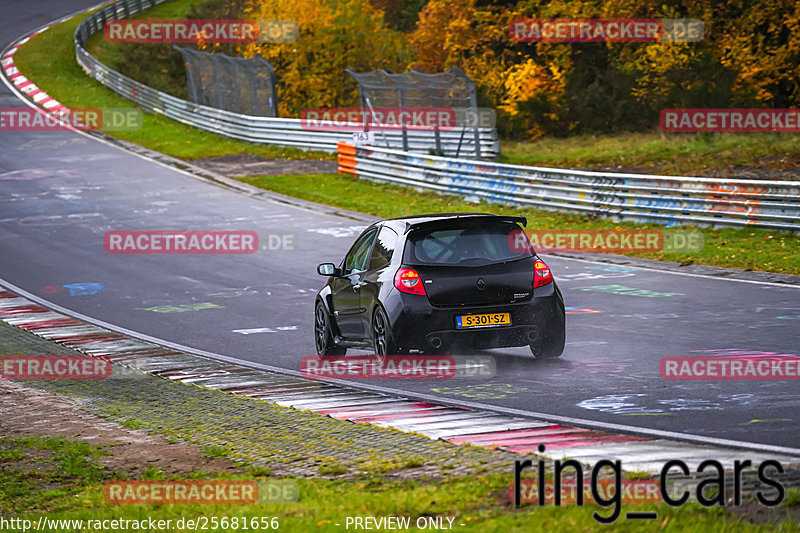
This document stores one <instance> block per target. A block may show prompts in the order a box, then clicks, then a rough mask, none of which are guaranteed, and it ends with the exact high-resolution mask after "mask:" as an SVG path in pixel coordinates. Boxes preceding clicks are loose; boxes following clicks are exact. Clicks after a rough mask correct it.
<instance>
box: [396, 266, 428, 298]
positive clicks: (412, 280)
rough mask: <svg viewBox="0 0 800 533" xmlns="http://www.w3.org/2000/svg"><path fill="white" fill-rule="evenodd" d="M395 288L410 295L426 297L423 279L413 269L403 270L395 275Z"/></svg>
mask: <svg viewBox="0 0 800 533" xmlns="http://www.w3.org/2000/svg"><path fill="white" fill-rule="evenodd" d="M394 286H395V287H397V290H398V291H400V292H406V293H408V294H421V295H422V296H425V287H424V286H423V285H422V278H421V277H420V275H419V273H418V272H417V271H416V270H414V269H413V268H401V269H400V270H398V271H397V274H395V275H394Z"/></svg>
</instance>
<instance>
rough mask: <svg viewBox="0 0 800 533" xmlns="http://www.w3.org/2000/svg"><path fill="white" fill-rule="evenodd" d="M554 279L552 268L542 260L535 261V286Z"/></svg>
mask: <svg viewBox="0 0 800 533" xmlns="http://www.w3.org/2000/svg"><path fill="white" fill-rule="evenodd" d="M551 281H553V276H551V275H550V268H548V266H547V265H546V264H545V263H544V261H542V260H541V259H537V260H536V261H534V263H533V288H534V289H535V288H536V287H541V286H542V285H547V284H548V283H550V282H551Z"/></svg>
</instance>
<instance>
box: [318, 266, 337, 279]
mask: <svg viewBox="0 0 800 533" xmlns="http://www.w3.org/2000/svg"><path fill="white" fill-rule="evenodd" d="M317 274H319V275H320V276H336V277H339V276H341V274H342V273H341V272H339V269H338V268H336V265H334V264H333V263H322V264H321V265H319V266H317Z"/></svg>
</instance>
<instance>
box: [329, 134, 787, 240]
mask: <svg viewBox="0 0 800 533" xmlns="http://www.w3.org/2000/svg"><path fill="white" fill-rule="evenodd" d="M338 160H339V172H340V173H349V174H353V175H355V176H357V177H359V178H366V179H370V180H375V181H380V182H386V183H394V184H399V185H406V186H411V187H415V188H417V189H429V190H434V191H438V192H441V193H449V194H457V195H461V196H465V197H466V198H467V199H470V200H474V201H477V200H487V201H490V202H496V203H505V204H512V205H525V206H530V207H536V208H542V209H554V210H560V211H578V212H581V213H586V214H591V215H600V216H605V217H612V218H616V219H626V220H635V221H638V222H647V223H657V224H666V225H677V224H696V225H719V226H751V227H758V228H765V229H779V230H790V231H795V232H800V181H760V180H723V179H715V178H687V177H676V176H649V175H644V174H616V173H610V172H586V171H580V170H562V169H554V168H540V167H529V166H522V165H506V164H500V163H494V162H485V161H480V162H473V161H465V160H463V159H453V158H448V157H435V156H419V155H415V154H411V153H407V152H402V151H398V150H387V149H383V148H378V147H372V146H369V147H354V146H352V145H351V144H347V143H341V144H340V145H339V153H338Z"/></svg>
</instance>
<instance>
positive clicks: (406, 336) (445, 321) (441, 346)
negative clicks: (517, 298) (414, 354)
mask: <svg viewBox="0 0 800 533" xmlns="http://www.w3.org/2000/svg"><path fill="white" fill-rule="evenodd" d="M398 294H399V296H400V298H391V299H390V301H393V302H395V305H394V306H393V307H391V308H388V309H386V311H387V315H388V316H389V321H390V322H391V324H392V331H393V333H394V337H395V342H397V344H398V345H399V346H402V347H403V348H406V349H411V350H414V349H416V350H423V351H424V350H431V349H435V350H447V349H460V350H464V349H470V348H473V349H486V348H503V347H511V346H527V345H529V344H531V343H533V342H536V341H544V342H548V341H549V339H551V338H559V337H561V338H563V335H564V325H565V320H564V301H563V298H562V297H561V293H560V292H559V291H558V289H557V287H556V285H555V283H551V284H549V285H547V286H545V287H542V288H540V289H537V290H536V293H535V295H534V297H533V298H531V299H530V300H528V301H526V302H520V303H513V304H500V305H487V306H470V307H467V306H465V307H459V308H438V307H433V306H432V305H431V304H430V302H429V301H428V299H427V298H426V297H425V296H419V295H413V294H402V293H398ZM484 313H509V314H510V315H511V325H509V326H495V327H481V328H470V329H457V328H456V316H458V315H469V314H484Z"/></svg>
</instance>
